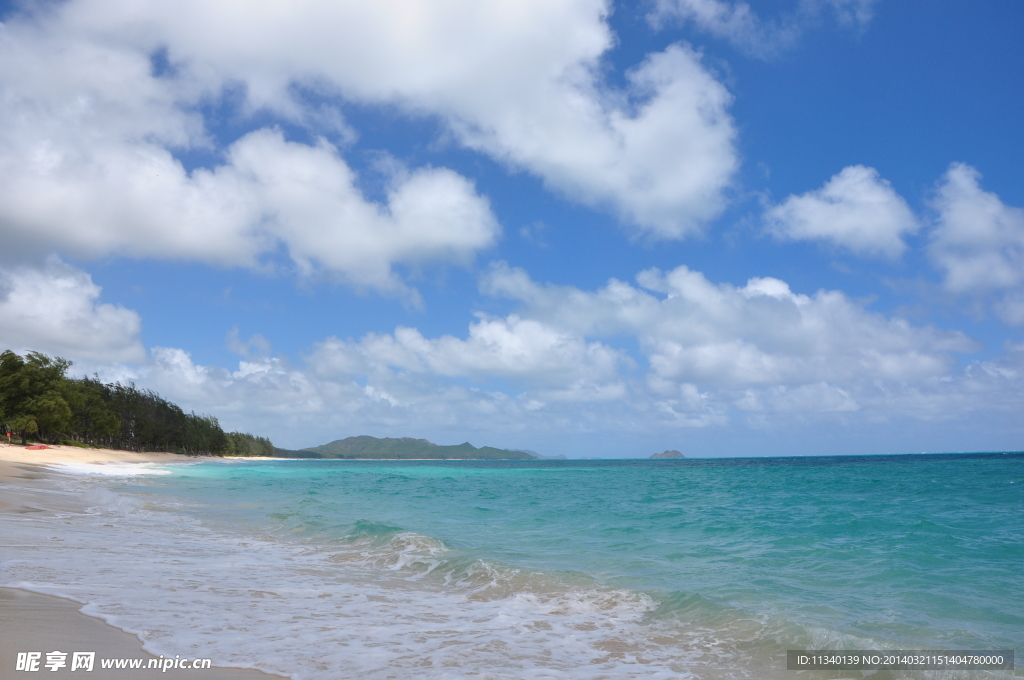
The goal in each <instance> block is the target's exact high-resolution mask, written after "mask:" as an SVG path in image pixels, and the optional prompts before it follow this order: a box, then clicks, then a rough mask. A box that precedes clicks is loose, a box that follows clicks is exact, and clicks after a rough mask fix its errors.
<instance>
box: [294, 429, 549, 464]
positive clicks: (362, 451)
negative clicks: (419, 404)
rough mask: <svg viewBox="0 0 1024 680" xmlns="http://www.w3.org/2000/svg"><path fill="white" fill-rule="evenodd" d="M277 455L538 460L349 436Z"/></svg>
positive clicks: (507, 453) (417, 441) (499, 451)
mask: <svg viewBox="0 0 1024 680" xmlns="http://www.w3.org/2000/svg"><path fill="white" fill-rule="evenodd" d="M275 453H276V455H278V456H280V457H282V458H331V459H338V458H348V459H357V458H361V459H381V460H412V459H417V458H420V459H424V458H425V459H430V460H446V459H454V460H535V459H537V456H535V455H530V454H529V453H526V452H525V451H510V450H508V449H496V448H494V447H491V446H482V447H480V448H477V447H475V446H473V445H472V444H470V443H469V442H466V443H464V444H457V445H454V446H439V445H438V444H434V443H431V442H428V441H427V440H426V439H413V438H411V437H402V438H399V439H393V438H391V437H385V438H384V439H378V438H376V437H368V436H365V435H364V436H361V437H349V438H348V439H338V440H337V441H333V442H331V443H330V444H321V445H320V446H313V447H310V448H308V449H301V450H299V451H289V450H288V449H276V450H275Z"/></svg>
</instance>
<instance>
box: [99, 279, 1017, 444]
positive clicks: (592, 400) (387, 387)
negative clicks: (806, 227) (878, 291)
mask: <svg viewBox="0 0 1024 680" xmlns="http://www.w3.org/2000/svg"><path fill="white" fill-rule="evenodd" d="M481 289H482V290H483V291H484V293H485V294H487V295H491V296H497V297H504V298H508V299H511V300H512V301H513V302H514V303H515V304H516V305H517V306H518V310H517V311H516V312H515V313H513V314H509V315H507V316H504V317H495V316H487V315H479V316H478V318H477V319H476V320H475V321H473V322H472V323H470V324H469V327H468V329H467V331H466V333H464V334H460V335H441V336H437V337H429V336H426V335H424V334H423V333H422V332H421V331H420V330H418V329H415V328H409V327H398V328H396V329H395V330H394V331H393V332H392V333H369V334H367V335H365V336H363V337H361V338H358V339H340V338H336V337H330V338H326V339H324V340H323V341H321V342H318V343H315V345H314V346H313V347H312V348H311V351H310V352H309V354H308V355H306V356H305V358H304V360H303V363H302V365H300V366H293V365H291V364H290V363H289V362H288V360H287V359H286V358H284V357H280V356H273V355H272V352H271V348H270V347H269V345H268V344H267V343H266V342H265V341H264V340H263V339H262V338H259V337H254V338H250V339H249V340H248V341H245V342H243V341H242V340H241V339H240V338H239V337H238V334H237V332H233V333H232V334H229V337H228V343H229V345H231V346H233V347H234V348H235V349H236V350H237V351H239V352H242V353H243V354H244V356H243V358H242V360H241V361H239V363H238V366H237V368H236V369H233V370H232V369H227V368H220V367H216V366H204V365H200V364H197V363H195V362H194V361H193V359H192V357H191V356H190V355H189V354H188V353H187V352H185V351H183V350H181V349H176V348H166V347H157V348H154V349H153V350H152V353H151V354H152V359H151V361H150V362H149V363H146V364H142V365H135V366H127V367H126V366H125V365H121V366H114V367H111V368H110V369H109V370H108V371H106V372H104V371H103V370H101V375H102V376H103V377H105V378H111V377H116V378H118V379H122V380H127V379H134V380H137V381H138V382H139V383H140V384H143V385H145V386H147V387H151V388H154V389H157V390H159V391H160V392H161V394H164V395H165V396H167V397H168V398H172V399H174V400H176V401H178V402H180V403H182V404H183V405H184V406H186V408H191V409H195V410H197V411H200V412H213V413H216V414H217V415H218V416H219V417H221V418H222V420H223V421H224V423H225V425H226V426H227V427H229V428H241V429H249V430H255V431H259V432H264V433H265V432H267V430H268V429H270V428H272V429H273V435H274V437H275V441H277V442H279V443H289V442H290V445H296V446H297V445H311V444H315V443H317V442H318V441H320V440H322V441H327V440H328V438H332V437H337V436H343V435H344V434H346V433H348V434H362V433H369V434H378V435H385V434H388V435H393V434H394V433H396V432H400V433H407V434H414V435H417V436H424V435H426V436H430V437H434V438H435V439H437V438H440V439H441V440H442V441H445V442H447V441H452V442H454V443H457V442H458V441H464V440H465V438H468V437H470V436H473V437H476V438H477V439H479V441H480V442H482V441H484V439H483V438H486V440H487V443H500V441H502V440H503V441H523V440H522V439H521V437H525V436H527V435H529V436H536V437H541V438H547V439H549V440H550V438H551V437H570V438H571V437H574V436H579V437H597V438H598V439H601V438H605V439H607V438H611V439H616V438H618V439H616V441H618V442H619V444H617V445H621V442H622V438H623V437H627V438H628V437H645V436H648V435H650V433H652V432H671V431H681V430H685V431H687V432H696V431H698V430H702V429H707V428H718V427H721V426H724V425H727V424H730V423H733V424H736V423H738V422H744V421H745V422H748V423H749V424H750V425H751V426H753V427H757V428H764V427H768V428H771V427H782V426H783V425H786V424H790V425H792V424H794V423H797V422H799V423H803V425H802V427H808V426H809V425H808V424H809V423H818V424H822V423H829V422H830V423H853V422H856V423H860V424H861V425H864V424H884V423H890V424H896V423H902V424H904V425H906V426H909V425H907V423H909V422H915V421H916V422H929V423H942V422H953V421H956V419H957V418H964V417H967V416H971V414H983V415H984V417H986V418H992V419H996V420H998V418H1000V417H1009V416H1008V415H1006V414H1011V413H1012V412H1013V408H1015V406H1013V405H1018V406H1019V404H1020V403H1021V398H1020V394H1022V393H1024V390H1022V387H1024V368H1022V367H1024V359H1022V358H1021V357H1024V352H1021V351H1020V349H1019V348H1009V349H1008V350H1007V352H1006V353H1005V354H1004V356H1002V357H997V358H995V359H990V360H986V361H975V362H968V363H967V364H966V366H965V367H961V366H960V361H961V358H960V357H963V356H964V355H967V354H970V353H972V352H976V351H978V349H979V345H978V343H976V342H974V341H973V340H971V339H970V338H968V337H966V336H965V335H964V334H962V333H959V332H956V331H948V330H942V329H938V328H934V327H930V326H916V325H913V324H911V323H909V322H908V321H906V320H903V319H900V318H898V317H890V316H886V315H883V314H879V313H876V312H872V311H871V310H869V309H867V308H865V306H864V305H863V304H862V303H860V302H857V301H855V300H852V299H850V298H848V297H846V296H845V295H843V294H842V293H840V292H837V291H818V292H817V293H814V294H813V295H808V294H802V293H796V292H794V291H792V290H791V289H790V287H789V286H788V285H787V284H786V283H785V282H784V281H781V280H779V279H774V278H767V277H764V278H752V279H750V280H749V281H747V282H746V283H745V284H744V285H742V286H735V285H731V284H728V283H716V282H713V281H710V280H708V279H707V277H705V276H704V275H703V274H701V273H700V272H696V271H693V270H692V269H689V268H687V267H685V266H681V267H677V268H675V269H673V270H670V271H660V270H657V269H650V270H647V271H644V272H641V273H640V274H639V275H638V276H637V278H636V281H635V282H632V283H631V282H624V281H616V280H611V281H609V282H608V283H607V284H606V285H604V286H601V287H599V288H596V289H593V290H585V289H581V288H576V287H572V286H555V285H548V284H543V283H538V282H536V281H534V280H532V279H531V278H530V276H529V275H528V274H527V273H526V272H525V271H523V270H521V269H515V268H511V267H508V266H507V265H503V264H496V265H494V266H493V267H492V269H491V270H490V272H489V273H488V274H487V275H486V276H485V277H484V278H483V279H482V281H481ZM1000 414H1003V415H1002V416H1001V415H1000ZM971 417H973V416H971ZM901 426H902V425H901ZM936 426H938V425H936ZM474 433H475V434H474ZM611 439H608V440H609V441H611ZM593 441H597V440H593ZM972 441H973V440H972ZM936 445H938V444H936ZM574 446H576V445H574ZM572 450H576V449H572Z"/></svg>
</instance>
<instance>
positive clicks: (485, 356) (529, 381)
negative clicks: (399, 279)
mask: <svg viewBox="0 0 1024 680" xmlns="http://www.w3.org/2000/svg"><path fill="white" fill-rule="evenodd" d="M310 362H311V364H312V365H313V366H316V367H317V370H318V371H320V372H323V373H327V374H330V373H335V374H337V373H341V374H367V375H373V374H379V373H382V372H387V371H392V370H393V371H397V372H402V373H412V374H426V375H431V376H442V377H473V378H476V379H478V380H490V379H493V378H503V379H509V380H512V381H514V382H515V383H517V384H519V385H521V386H524V387H526V388H533V389H535V390H540V391H541V392H542V393H543V394H544V395H545V398H548V399H553V398H569V399H578V398H582V399H591V398H598V399H606V398H609V397H618V396H622V394H623V390H622V385H621V383H620V382H619V376H618V368H619V365H620V364H622V363H628V360H626V359H625V358H624V356H623V355H622V353H620V352H617V351H615V350H613V349H611V348H609V347H607V346H605V345H602V344H601V343H598V342H589V343H588V342H586V341H585V340H584V339H583V338H581V337H579V336H576V335H570V334H567V333H564V332H559V331H558V330H556V329H554V328H552V327H550V326H548V325H545V324H542V323H539V322H537V321H534V320H530V319H522V318H520V317H519V316H517V315H515V314H513V315H510V316H509V317H507V318H504V319H494V318H486V317H485V318H481V319H480V320H479V321H477V322H476V323H473V324H470V327H469V337H467V338H466V339H465V340H461V339H459V338H456V337H453V336H450V335H445V336H442V337H440V338H437V339H427V338H424V337H423V335H422V334H420V332H419V331H418V330H416V329H414V328H402V327H399V328H397V329H396V330H395V332H394V334H385V335H380V334H374V333H371V334H369V335H367V336H366V337H364V338H363V339H362V340H360V341H359V342H357V343H356V342H346V341H342V340H338V339H337V338H329V339H328V340H326V341H324V342H322V343H319V344H318V346H317V348H316V350H315V351H314V352H313V354H312V355H311V357H310Z"/></svg>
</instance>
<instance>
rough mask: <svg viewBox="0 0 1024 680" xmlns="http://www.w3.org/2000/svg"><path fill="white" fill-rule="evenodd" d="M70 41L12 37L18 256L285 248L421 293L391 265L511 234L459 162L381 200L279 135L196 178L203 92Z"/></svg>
mask: <svg viewBox="0 0 1024 680" xmlns="http://www.w3.org/2000/svg"><path fill="white" fill-rule="evenodd" d="M68 9H70V8H68ZM43 25H48V24H46V22H45V21H44V22H43ZM50 29H51V31H52V32H58V31H57V29H56V28H53V27H50ZM58 33H59V32H58ZM61 35H62V34H61ZM59 37H60V36H57V37H55V36H54V35H52V34H51V33H48V32H46V31H44V30H43V28H42V27H41V26H40V25H35V24H31V25H26V24H25V23H21V24H19V23H15V24H13V25H8V26H6V27H5V30H4V31H2V32H0V62H3V63H5V65H6V66H5V68H4V69H3V70H2V71H0V81H2V85H3V87H4V94H5V106H4V107H2V108H0V129H2V130H3V132H0V228H2V229H3V232H4V235H5V237H6V238H7V239H8V242H10V243H12V244H13V245H14V246H15V248H14V250H15V252H18V251H26V252H32V251H33V250H34V251H46V250H50V249H59V250H61V251H63V252H67V253H70V254H75V255H80V256H102V255H107V254H118V255H130V256H136V257H158V258H170V259H184V260H198V261H201V262H207V263H213V264H220V265H229V266H250V267H251V266H257V265H258V263H259V261H260V258H261V256H265V255H266V254H267V253H270V252H274V251H275V250H277V249H278V248H279V247H281V246H283V247H284V249H285V250H286V252H287V253H288V254H289V255H290V256H291V258H292V260H293V262H294V263H295V264H296V265H297V266H298V268H299V269H301V270H302V271H304V272H307V273H309V272H313V271H318V270H323V271H326V272H329V273H333V274H336V275H338V276H340V277H342V278H344V279H346V280H348V281H350V282H352V283H354V284H356V285H359V286H367V287H371V288H376V289H379V290H384V291H398V292H403V293H405V294H408V295H413V296H414V294H413V293H412V292H411V291H408V290H407V289H406V288H405V287H404V284H402V282H401V281H400V280H399V279H398V278H397V277H396V276H395V274H394V271H393V265H394V264H396V263H406V264H409V263H420V262H426V261H450V262H466V261H467V260H469V259H470V258H471V257H472V256H473V254H474V253H475V252H477V251H478V250H479V249H481V248H486V247H488V246H489V245H491V244H492V243H493V242H494V240H495V238H496V236H497V234H498V232H499V226H498V224H497V221H496V220H495V218H494V216H493V214H492V213H491V211H490V207H489V204H488V202H487V200H486V199H485V198H483V197H481V196H480V195H479V194H477V193H476V191H475V189H474V187H473V185H472V183H470V182H469V181H468V180H466V179H465V178H463V177H461V176H459V175H457V174H456V173H454V172H452V171H450V170H447V169H443V168H421V169H418V170H413V171H408V172H407V171H402V170H401V169H399V171H398V172H395V173H394V174H393V176H392V177H391V182H390V186H389V188H388V192H387V197H386V199H387V200H386V202H385V203H375V202H372V201H369V200H367V199H366V198H365V197H364V196H363V195H362V193H361V192H360V191H359V190H358V189H357V188H356V182H357V178H356V176H355V173H354V172H353V171H352V170H351V169H350V167H349V166H348V165H347V164H346V162H345V161H344V160H343V159H342V157H341V156H340V154H339V152H338V149H337V148H335V147H334V146H332V145H331V144H330V143H328V142H327V141H326V140H324V139H322V138H321V139H320V140H319V141H318V142H317V143H315V144H314V145H308V144H300V143H296V142H292V141H287V140H285V138H284V135H283V134H282V133H281V132H280V131H279V130H276V129H262V130H257V131H255V132H252V133H250V134H248V135H246V136H244V137H242V138H241V139H239V140H237V141H235V142H234V143H233V144H231V145H230V146H229V147H227V148H226V149H225V150H224V158H225V162H224V163H223V164H221V165H217V166H216V167H213V168H211V169H207V168H196V169H194V170H192V171H191V172H188V171H186V170H185V168H184V167H183V166H182V164H181V162H180V161H179V160H178V159H177V158H176V157H175V156H174V155H173V154H172V152H171V150H172V149H173V148H176V147H177V148H180V147H189V146H202V145H204V144H210V140H208V139H207V138H206V137H205V135H204V132H203V124H202V121H201V120H198V119H197V118H196V115H195V114H194V113H190V112H189V111H188V110H187V108H186V107H185V104H187V103H188V102H189V101H190V100H189V99H188V97H189V96H192V97H193V98H194V97H196V96H199V94H200V93H201V92H202V91H203V90H202V89H201V88H197V87H195V86H189V84H188V83H185V84H182V83H178V82H171V84H166V83H165V82H164V79H163V78H156V77H154V76H153V75H152V73H151V71H150V62H149V58H148V56H147V55H146V54H145V53H144V52H141V51H139V50H137V49H129V48H127V47H124V46H113V47H110V46H104V45H102V44H100V45H98V44H97V43H96V42H95V41H92V42H90V41H88V40H85V39H82V38H80V37H78V36H76V35H73V36H72V38H71V40H70V44H68V45H63V44H60V40H59V39H58V38H59ZM36 39H38V42H36ZM193 103H195V102H194V101H193Z"/></svg>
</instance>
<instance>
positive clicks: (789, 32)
mask: <svg viewBox="0 0 1024 680" xmlns="http://www.w3.org/2000/svg"><path fill="white" fill-rule="evenodd" d="M873 5H874V0H802V1H801V2H800V3H799V4H798V5H797V8H796V10H795V11H793V12H791V13H789V14H785V15H782V16H780V17H776V18H772V19H762V18H761V17H759V16H758V15H757V13H756V12H754V10H753V9H751V7H750V5H748V4H747V3H745V2H726V1H725V0H656V2H655V7H654V10H653V11H652V12H651V13H650V15H649V16H648V20H649V21H650V22H651V23H652V24H653V25H654V26H661V25H663V24H664V23H666V22H667V21H670V20H676V21H684V22H693V23H694V24H695V25H696V26H697V27H699V28H700V29H701V30H704V31H706V32H708V33H710V34H711V35H714V36H715V37H718V38H722V39H725V40H728V41H729V42H730V43H732V44H733V46H734V47H736V48H737V49H739V50H742V51H743V52H746V53H747V54H750V55H753V56H757V57H761V58H768V57H773V56H775V55H777V54H778V53H779V52H781V51H783V50H785V49H788V48H790V47H792V46H793V45H794V44H795V43H796V41H797V40H798V39H799V37H800V35H801V33H803V31H804V29H805V28H806V26H807V25H808V24H810V23H813V22H814V21H816V20H817V19H818V18H819V17H820V16H821V15H822V14H832V15H833V16H834V18H835V20H836V21H837V22H838V23H839V24H840V25H843V26H848V27H852V28H855V29H863V28H864V27H865V26H867V24H868V23H869V22H870V21H871V19H872V17H873V15H874V12H873Z"/></svg>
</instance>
